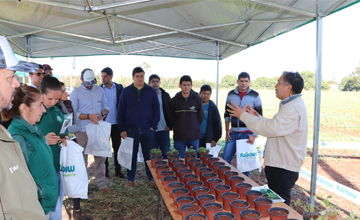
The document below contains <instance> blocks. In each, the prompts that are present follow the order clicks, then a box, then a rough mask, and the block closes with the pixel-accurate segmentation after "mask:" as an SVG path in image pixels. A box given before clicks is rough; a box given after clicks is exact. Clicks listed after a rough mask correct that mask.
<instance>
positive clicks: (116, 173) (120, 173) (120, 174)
mask: <svg viewBox="0 0 360 220" xmlns="http://www.w3.org/2000/svg"><path fill="white" fill-rule="evenodd" d="M114 177H119V178H121V179H126V177H125V175H124V174H123V173H122V172H121V171H116V170H115V174H114Z"/></svg>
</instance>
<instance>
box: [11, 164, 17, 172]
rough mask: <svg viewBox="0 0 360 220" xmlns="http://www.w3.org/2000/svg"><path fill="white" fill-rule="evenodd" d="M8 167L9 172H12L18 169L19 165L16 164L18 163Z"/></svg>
mask: <svg viewBox="0 0 360 220" xmlns="http://www.w3.org/2000/svg"><path fill="white" fill-rule="evenodd" d="M9 169H10V172H11V173H14V172H15V171H16V170H18V169H19V165H18V164H16V165H15V166H13V167H10V168H9Z"/></svg>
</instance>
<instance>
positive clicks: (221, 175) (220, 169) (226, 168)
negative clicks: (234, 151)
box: [218, 166, 231, 181]
mask: <svg viewBox="0 0 360 220" xmlns="http://www.w3.org/2000/svg"><path fill="white" fill-rule="evenodd" d="M230 170H231V167H229V166H218V172H219V179H222V180H224V181H225V174H224V173H225V172H228V171H230Z"/></svg>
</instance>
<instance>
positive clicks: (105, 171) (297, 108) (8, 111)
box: [0, 37, 307, 220]
mask: <svg viewBox="0 0 360 220" xmlns="http://www.w3.org/2000/svg"><path fill="white" fill-rule="evenodd" d="M0 49H1V50H0V95H1V99H0V110H1V112H2V114H1V116H2V119H12V122H11V124H10V126H9V128H8V131H9V132H10V134H9V133H8V131H7V130H6V129H4V128H3V127H2V126H0V146H1V147H0V155H1V157H2V158H1V160H0V169H1V170H0V175H1V176H0V186H1V187H0V203H1V209H0V211H1V212H2V213H1V214H3V215H0V216H5V219H6V217H10V218H11V217H13V218H14V219H45V218H46V219H61V206H62V203H63V197H64V191H63V189H62V184H61V178H60V172H59V159H60V151H61V147H66V145H67V141H68V140H69V138H68V136H67V135H68V133H75V136H76V140H77V143H78V144H79V145H80V146H82V147H83V148H84V149H85V148H86V145H87V141H88V137H87V134H86V125H88V124H90V123H93V124H97V123H98V122H99V121H101V120H104V121H106V122H108V123H111V125H112V126H111V140H112V147H113V150H114V166H115V176H116V177H120V178H127V182H126V184H125V187H134V186H135V184H134V181H135V173H136V165H137V153H138V150H139V144H141V149H142V153H143V155H144V159H145V160H149V159H150V150H151V149H153V148H160V149H161V150H162V154H163V157H164V158H167V152H168V151H169V150H170V133H169V132H170V130H173V140H174V148H175V149H177V150H178V151H179V155H180V157H184V154H185V149H186V147H190V146H192V147H193V148H194V149H198V148H199V146H202V147H205V146H206V144H210V146H211V147H214V146H216V144H217V142H218V140H219V139H220V138H221V135H222V123H221V117H220V114H219V111H218V108H217V106H216V105H215V104H214V103H213V102H212V101H211V100H210V97H211V93H212V88H211V87H210V86H209V85H203V86H202V87H201V89H200V92H199V93H196V92H195V91H194V90H192V80H191V77H190V76H188V75H184V76H182V77H181V78H180V82H179V87H180V92H178V93H177V94H176V95H175V96H174V97H173V98H171V97H170V95H169V94H168V93H167V92H166V91H165V90H164V89H162V88H161V87H160V86H161V80H160V77H159V76H158V75H156V74H152V75H151V76H149V80H148V83H146V82H145V71H144V70H143V69H142V68H141V67H136V68H134V70H133V72H132V77H133V81H134V82H133V83H132V84H131V85H130V86H128V87H125V88H124V87H123V86H122V85H121V84H117V83H115V82H113V80H112V79H113V71H112V69H111V68H109V67H106V68H104V69H103V70H102V71H101V78H102V84H101V85H100V86H97V85H96V84H97V80H96V78H95V73H94V72H93V71H92V70H91V69H84V70H83V71H82V72H81V81H82V84H81V85H80V86H79V87H78V88H76V89H75V90H74V91H73V92H72V93H71V95H70V100H67V96H68V95H67V93H66V89H65V85H64V84H63V83H61V82H59V80H57V79H56V78H54V77H52V76H51V70H52V69H51V67H50V66H49V65H43V66H42V65H38V64H34V63H26V62H23V61H18V60H17V59H16V58H15V57H12V56H13V55H12V50H11V48H10V46H9V44H8V42H7V41H6V39H5V38H3V37H0ZM9 51H10V52H9ZM44 70H48V72H49V74H45V71H44ZM15 71H23V72H29V73H30V78H31V79H32V83H31V85H30V86H27V85H21V86H20V85H19V82H18V81H17V80H16V79H15V76H14V72H15ZM44 75H45V76H44ZM237 84H238V86H237V87H236V88H235V89H233V90H231V91H230V92H229V93H228V96H227V100H226V106H225V115H224V118H225V130H226V145H225V149H224V153H223V158H224V159H225V160H226V161H227V162H229V163H230V164H231V160H232V158H233V156H234V155H235V151H236V140H238V139H247V140H248V143H250V144H253V143H254V141H255V138H256V137H257V135H263V136H266V137H268V141H267V144H266V148H265V161H264V165H265V166H266V167H265V171H266V176H267V179H268V185H269V187H270V188H271V189H273V190H274V191H275V192H276V193H278V194H279V195H280V196H281V197H283V198H284V199H285V201H286V203H287V204H289V202H290V194H291V188H292V187H293V186H294V184H295V182H296V180H297V178H298V174H299V171H300V168H301V165H302V164H303V162H304V158H305V153H306V141H307V113H306V107H305V104H304V102H303V100H302V98H301V91H302V89H303V86H304V81H303V79H302V77H301V76H300V74H299V73H297V72H284V73H283V74H282V75H281V77H280V78H279V82H278V84H277V85H276V96H277V98H279V99H280V100H281V103H280V108H279V112H278V113H277V114H276V115H275V116H274V117H273V118H272V119H267V118H265V117H263V116H262V104H261V99H260V96H259V93H257V92H256V91H254V90H252V89H250V87H249V85H250V75H249V74H248V73H246V72H242V73H240V74H239V76H238V80H237ZM69 113H70V114H72V116H73V125H72V126H71V127H69V128H68V129H67V131H66V132H65V133H64V134H62V136H61V137H60V129H61V126H62V123H63V121H64V114H69ZM230 124H231V128H230ZM10 135H11V137H10ZM63 136H64V137H63ZM126 137H131V138H133V140H134V141H133V157H132V165H131V170H127V175H126V177H125V174H124V173H122V170H121V166H120V164H119V162H118V161H117V156H116V155H117V152H118V150H119V147H120V144H121V138H123V139H125V138H126ZM87 157H88V155H87V154H84V162H85V165H86V166H87ZM94 158H95V177H96V179H95V181H96V183H97V185H98V188H99V190H100V191H102V192H104V193H110V192H111V190H110V189H109V188H108V187H107V181H106V177H107V176H109V163H108V160H107V158H105V157H98V156H94ZM145 168H146V174H147V177H148V179H149V185H150V186H154V187H155V184H154V181H153V177H152V175H151V173H150V170H149V168H148V166H147V164H146V163H145ZM245 174H246V175H249V174H248V173H245ZM4 179H5V180H6V181H4ZM24 186H26V187H24ZM36 192H37V194H36ZM23 199H25V200H26V201H27V202H25V203H24V202H22V200H23ZM35 201H38V202H35ZM39 207H40V208H41V211H40V210H39ZM20 210H21V211H20ZM73 210H74V212H73V215H74V218H75V219H85V220H89V219H91V218H89V217H87V216H86V215H85V214H84V213H83V212H82V211H81V208H80V199H73Z"/></svg>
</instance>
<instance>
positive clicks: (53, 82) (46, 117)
mask: <svg viewBox="0 0 360 220" xmlns="http://www.w3.org/2000/svg"><path fill="white" fill-rule="evenodd" d="M40 91H41V94H42V96H43V104H44V107H45V110H46V112H45V113H44V114H43V115H42V117H41V119H40V121H39V122H38V123H37V126H38V127H39V128H40V130H41V131H42V132H43V134H44V135H45V138H46V141H47V143H48V144H49V145H50V148H51V151H52V154H53V159H54V160H53V161H54V167H55V170H56V172H57V175H58V177H59V191H58V195H59V196H58V200H57V202H56V208H55V211H52V212H51V214H50V220H61V218H62V210H61V209H62V204H63V199H64V189H63V187H62V183H61V178H60V147H59V144H60V142H62V141H64V139H61V138H60V136H59V135H60V130H61V127H62V124H63V122H64V115H63V113H62V112H61V111H60V109H59V108H58V107H57V106H56V105H55V104H56V103H58V101H59V99H60V96H61V85H60V82H59V80H58V79H56V78H55V77H52V76H50V75H46V76H44V78H43V79H42V80H41V84H40ZM66 134H67V131H66ZM65 139H68V137H66V138H65Z"/></svg>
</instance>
